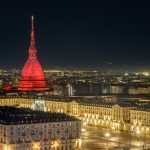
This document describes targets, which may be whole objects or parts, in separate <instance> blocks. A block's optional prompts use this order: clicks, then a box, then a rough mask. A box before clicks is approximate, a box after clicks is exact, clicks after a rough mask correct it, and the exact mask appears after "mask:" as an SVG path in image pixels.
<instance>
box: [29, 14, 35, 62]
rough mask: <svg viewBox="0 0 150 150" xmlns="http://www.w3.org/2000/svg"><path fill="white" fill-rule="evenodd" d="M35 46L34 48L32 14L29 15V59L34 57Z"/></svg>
mask: <svg viewBox="0 0 150 150" xmlns="http://www.w3.org/2000/svg"><path fill="white" fill-rule="evenodd" d="M36 52H37V50H36V48H35V38H34V16H32V17H31V39H30V48H29V59H36Z"/></svg>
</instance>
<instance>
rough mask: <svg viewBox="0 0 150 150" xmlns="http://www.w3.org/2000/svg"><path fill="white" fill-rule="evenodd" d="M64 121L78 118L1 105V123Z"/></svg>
mask: <svg viewBox="0 0 150 150" xmlns="http://www.w3.org/2000/svg"><path fill="white" fill-rule="evenodd" d="M64 121H78V119H76V118H75V117H72V116H68V115H66V114H64V113H54V112H53V113H51V112H43V111H34V110H31V109H25V108H16V107H8V106H0V124H5V125H13V124H31V123H43V122H64Z"/></svg>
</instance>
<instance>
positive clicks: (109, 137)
mask: <svg viewBox="0 0 150 150" xmlns="http://www.w3.org/2000/svg"><path fill="white" fill-rule="evenodd" d="M83 128H84V130H83V131H82V136H81V139H82V148H81V149H82V150H104V149H105V150H106V149H109V150H117V147H120V150H142V149H147V148H150V135H145V136H144V135H142V134H141V135H137V134H135V133H129V132H122V131H116V130H110V129H106V128H101V127H96V126H86V127H83ZM106 133H107V134H106ZM108 133H109V134H108ZM121 148H122V149H121ZM118 149H119V148H118Z"/></svg>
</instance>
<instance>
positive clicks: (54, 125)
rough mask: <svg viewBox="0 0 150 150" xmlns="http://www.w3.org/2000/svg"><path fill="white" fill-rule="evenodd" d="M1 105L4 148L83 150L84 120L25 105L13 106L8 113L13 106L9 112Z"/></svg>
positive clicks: (0, 137) (0, 132)
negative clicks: (24, 107) (37, 109)
mask: <svg viewBox="0 0 150 150" xmlns="http://www.w3.org/2000/svg"><path fill="white" fill-rule="evenodd" d="M1 108H2V107H0V113H1V114H3V116H4V117H0V119H1V121H0V150H79V149H80V131H81V122H80V121H79V120H77V119H75V118H74V117H73V118H72V117H71V118H70V116H66V115H65V114H62V113H46V112H40V111H39V112H38V111H35V112H34V111H30V110H29V109H25V110H24V109H21V108H15V109H14V108H13V112H12V113H11V115H9V116H8V113H9V112H10V111H9V108H8V107H7V110H6V111H7V115H6V114H4V113H6V112H3V110H2V109H1ZM18 110H19V111H18ZM20 110H21V112H20ZM11 111H12V110H11ZM17 111H18V112H17ZM23 111H24V112H23ZM29 111H30V113H29ZM14 112H15V113H14ZM22 112H23V113H22Z"/></svg>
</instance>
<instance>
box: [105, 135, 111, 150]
mask: <svg viewBox="0 0 150 150" xmlns="http://www.w3.org/2000/svg"><path fill="white" fill-rule="evenodd" d="M105 137H106V138H107V149H108V138H109V137H110V133H109V132H106V133H105Z"/></svg>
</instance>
